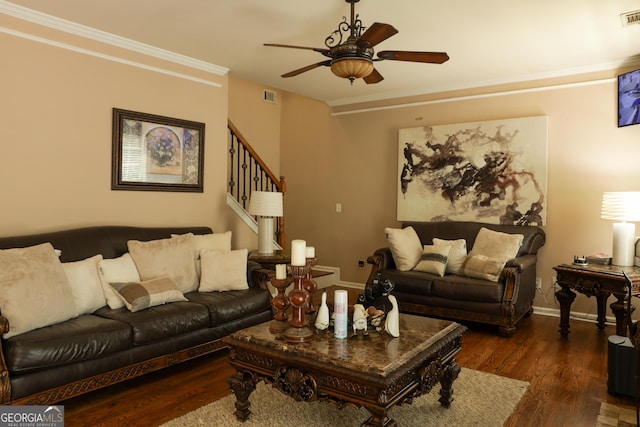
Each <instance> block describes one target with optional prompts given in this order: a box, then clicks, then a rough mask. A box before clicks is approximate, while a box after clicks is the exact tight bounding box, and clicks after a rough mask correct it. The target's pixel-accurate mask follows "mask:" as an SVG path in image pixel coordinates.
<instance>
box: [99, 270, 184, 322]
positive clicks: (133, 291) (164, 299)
mask: <svg viewBox="0 0 640 427" xmlns="http://www.w3.org/2000/svg"><path fill="white" fill-rule="evenodd" d="M111 287H112V288H113V289H114V290H115V291H116V293H117V294H118V295H120V298H122V300H123V301H124V305H125V306H126V307H127V308H128V309H129V311H131V312H132V313H135V312H136V311H140V310H144V309H145V308H149V307H154V306H156V305H162V304H166V303H170V302H177V301H186V300H187V299H186V298H185V297H184V295H182V292H180V291H179V290H178V288H177V287H176V284H175V283H173V280H171V278H170V277H169V276H162V277H156V278H155V279H151V280H144V281H142V282H127V283H111Z"/></svg>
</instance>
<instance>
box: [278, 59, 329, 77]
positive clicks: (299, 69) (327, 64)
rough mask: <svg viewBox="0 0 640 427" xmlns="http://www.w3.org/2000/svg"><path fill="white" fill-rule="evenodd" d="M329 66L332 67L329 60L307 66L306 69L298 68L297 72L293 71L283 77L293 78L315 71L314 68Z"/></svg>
mask: <svg viewBox="0 0 640 427" xmlns="http://www.w3.org/2000/svg"><path fill="white" fill-rule="evenodd" d="M323 65H324V66H329V65H331V60H330V59H328V60H326V61H321V62H318V63H315V64H311V65H307V66H306V67H302V68H298V69H297V70H293V71H289V72H288V73H286V74H283V75H282V77H293V76H297V75H298V74H302V73H304V72H306V71H310V70H313V69H314V68H318V67H322V66H323Z"/></svg>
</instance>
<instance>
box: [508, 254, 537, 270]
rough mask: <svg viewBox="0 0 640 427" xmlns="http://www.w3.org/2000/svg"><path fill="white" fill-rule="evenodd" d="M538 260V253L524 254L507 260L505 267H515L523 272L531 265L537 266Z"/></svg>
mask: <svg viewBox="0 0 640 427" xmlns="http://www.w3.org/2000/svg"><path fill="white" fill-rule="evenodd" d="M537 262H538V257H537V256H536V255H522V256H519V257H517V258H514V259H512V260H509V261H507V264H506V265H505V267H515V268H517V269H518V271H519V272H522V271H524V270H526V269H527V268H529V267H532V266H535V265H536V263H537Z"/></svg>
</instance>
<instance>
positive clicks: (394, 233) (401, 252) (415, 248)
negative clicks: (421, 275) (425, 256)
mask: <svg viewBox="0 0 640 427" xmlns="http://www.w3.org/2000/svg"><path fill="white" fill-rule="evenodd" d="M384 233H385V235H386V236H387V242H388V244H389V249H390V250H391V255H392V256H393V261H394V262H395V263H396V268H397V269H398V270H400V271H409V270H411V269H413V267H415V266H416V264H418V261H420V257H421V256H422V243H421V242H420V238H419V237H418V234H417V233H416V230H414V229H413V227H411V226H409V227H405V228H388V227H387V228H385V229H384Z"/></svg>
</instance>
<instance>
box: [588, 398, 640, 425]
mask: <svg viewBox="0 0 640 427" xmlns="http://www.w3.org/2000/svg"><path fill="white" fill-rule="evenodd" d="M635 425H637V424H636V408H635V407H633V406H620V405H614V404H611V403H607V402H602V403H601V404H600V413H599V414H598V424H597V427H629V426H635Z"/></svg>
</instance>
